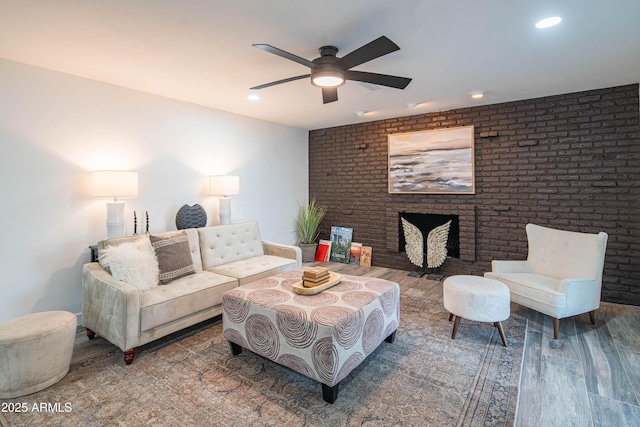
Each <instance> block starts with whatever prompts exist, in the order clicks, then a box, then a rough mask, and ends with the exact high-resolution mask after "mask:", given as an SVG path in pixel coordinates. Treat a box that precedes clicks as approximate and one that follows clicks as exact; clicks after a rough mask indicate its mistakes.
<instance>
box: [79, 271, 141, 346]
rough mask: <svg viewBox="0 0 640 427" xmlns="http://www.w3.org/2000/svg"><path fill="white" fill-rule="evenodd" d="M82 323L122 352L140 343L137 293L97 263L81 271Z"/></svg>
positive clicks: (137, 291)
mask: <svg viewBox="0 0 640 427" xmlns="http://www.w3.org/2000/svg"><path fill="white" fill-rule="evenodd" d="M82 324H83V325H84V326H85V327H86V328H89V329H91V330H92V331H93V332H95V333H96V334H98V335H100V336H101V337H102V338H104V339H106V340H107V341H109V342H110V343H112V344H115V345H117V346H118V347H120V349H121V350H122V351H126V350H129V349H131V348H135V347H137V346H138V343H139V331H140V290H138V288H136V287H135V286H133V285H130V284H128V283H126V282H121V281H119V280H115V279H114V278H113V276H111V274H109V273H107V272H106V271H104V269H102V267H100V265H99V264H98V263H97V262H92V263H89V264H85V265H84V267H83V268H82Z"/></svg>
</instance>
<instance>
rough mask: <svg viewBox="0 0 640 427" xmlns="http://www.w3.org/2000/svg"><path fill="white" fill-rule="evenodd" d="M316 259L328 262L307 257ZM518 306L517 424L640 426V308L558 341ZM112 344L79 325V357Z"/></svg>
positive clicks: (576, 327) (580, 326)
mask: <svg viewBox="0 0 640 427" xmlns="http://www.w3.org/2000/svg"><path fill="white" fill-rule="evenodd" d="M313 265H322V264H319V263H309V264H305V266H313ZM324 265H327V266H329V267H330V269H331V270H332V271H335V272H338V273H342V274H354V275H362V276H370V277H379V278H383V279H387V280H391V281H394V282H396V283H398V284H399V285H400V292H401V293H402V294H408V295H414V296H420V297H422V298H429V299H433V300H438V301H441V300H442V282H438V281H432V280H427V279H425V278H424V277H423V278H414V277H410V276H408V272H407V271H403V270H394V269H390V268H383V267H359V266H354V265H349V264H337V263H327V264H324ZM511 308H512V312H516V313H518V314H519V315H521V316H522V317H525V318H526V319H528V328H527V339H526V347H525V353H524V360H523V369H522V376H521V383H520V396H519V403H518V412H517V417H516V426H518V427H530V426H545V427H547V426H562V427H567V426H580V427H582V426H594V427H595V426H615V427H624V426H640V307H634V306H628V305H621V304H611V303H605V302H603V303H602V304H601V306H600V309H599V310H598V313H597V316H596V317H597V321H596V324H595V325H592V324H591V323H590V321H589V315H588V314H583V315H579V316H575V317H572V318H568V319H562V320H561V321H560V336H559V338H558V339H557V340H554V339H553V322H552V319H551V318H550V317H549V316H544V315H542V314H540V313H537V312H535V311H533V310H531V309H528V308H526V307H522V306H518V305H517V304H513V303H512V307H511ZM447 321H448V320H447V319H446V318H445V319H443V322H447ZM505 332H506V334H507V341H508V340H509V331H508V330H507V331H505ZM110 345H111V344H109V343H108V342H106V341H104V340H93V341H89V340H88V339H87V337H86V335H85V334H84V330H83V329H82V328H79V332H78V336H77V338H76V345H75V347H74V354H73V359H74V360H82V359H83V358H85V357H88V356H90V355H91V354H94V352H95V351H99V350H100V348H102V346H110ZM134 363H135V362H134Z"/></svg>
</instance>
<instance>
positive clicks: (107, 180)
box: [93, 171, 138, 238]
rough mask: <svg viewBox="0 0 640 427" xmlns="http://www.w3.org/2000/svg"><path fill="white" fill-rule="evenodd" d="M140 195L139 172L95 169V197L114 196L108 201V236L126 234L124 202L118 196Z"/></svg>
mask: <svg viewBox="0 0 640 427" xmlns="http://www.w3.org/2000/svg"><path fill="white" fill-rule="evenodd" d="M137 196H138V172H131V171H94V172H93V197H95V198H104V197H108V198H111V197H113V202H107V237H108V238H111V237H121V236H124V229H125V223H124V202H121V201H118V198H123V197H137Z"/></svg>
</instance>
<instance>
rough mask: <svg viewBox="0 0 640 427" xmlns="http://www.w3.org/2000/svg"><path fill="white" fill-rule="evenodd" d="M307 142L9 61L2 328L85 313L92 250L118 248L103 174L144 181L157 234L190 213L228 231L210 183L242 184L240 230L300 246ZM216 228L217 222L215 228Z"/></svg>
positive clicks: (234, 214)
mask: <svg viewBox="0 0 640 427" xmlns="http://www.w3.org/2000/svg"><path fill="white" fill-rule="evenodd" d="M307 135H308V133H307V131H305V130H302V129H296V128H290V127H286V126H282V125H277V124H274V123H269V122H263V121H259V120H255V119H250V118H247V117H243V116H238V115H234V114H230V113H226V112H223V111H218V110H212V109H207V108H204V107H200V106H196V105H192V104H188V103H184V102H180V101H175V100H171V99H167V98H163V97H159V96H155V95H150V94H146V93H142V92H138V91H133V90H130V89H125V88H121V87H117V86H112V85H108V84H104V83H100V82H96V81H92V80H87V79H83V78H79V77H75V76H70V75H66V74H62V73H58V72H53V71H49V70H45V69H42V68H37V67H32V66H28V65H24V64H20V63H16V62H11V61H6V60H1V59H0V197H1V199H0V200H1V202H0V203H1V205H0V227H1V230H0V322H2V321H5V320H8V319H11V318H14V317H17V316H21V315H24V314H29V313H34V312H38V311H46V310H66V311H70V312H72V313H74V314H79V313H81V307H82V305H81V271H82V265H83V264H84V263H86V262H89V260H90V252H89V249H88V246H89V245H91V244H95V243H96V242H97V241H98V240H101V239H103V238H105V237H106V228H105V221H106V207H105V200H97V199H92V198H91V197H90V196H91V173H90V172H91V171H92V170H100V169H127V170H136V171H138V172H139V196H138V197H137V198H133V199H125V202H126V215H127V218H128V223H127V232H128V233H132V231H133V210H135V211H137V213H138V218H139V225H141V223H143V222H144V221H143V220H142V221H141V220H140V219H143V218H144V212H145V211H148V212H149V217H150V231H151V232H160V231H166V230H174V229H175V228H176V227H175V213H176V212H177V210H178V209H179V208H180V207H181V206H182V205H183V204H185V203H186V204H193V203H200V204H201V205H202V206H203V207H204V208H205V209H206V211H207V214H208V215H209V224H217V222H218V219H217V207H218V202H217V199H216V198H215V197H212V196H209V195H208V176H209V175H216V174H222V173H227V174H234V175H239V176H240V195H237V196H233V200H232V209H231V220H232V222H241V221H251V220H257V221H258V222H259V224H260V229H261V232H262V235H263V238H265V239H269V240H273V241H278V242H282V243H290V244H293V243H295V233H294V221H295V217H296V215H297V211H298V206H299V203H300V202H301V201H303V200H304V199H305V198H306V197H307V194H308V144H307ZM212 217H213V218H212Z"/></svg>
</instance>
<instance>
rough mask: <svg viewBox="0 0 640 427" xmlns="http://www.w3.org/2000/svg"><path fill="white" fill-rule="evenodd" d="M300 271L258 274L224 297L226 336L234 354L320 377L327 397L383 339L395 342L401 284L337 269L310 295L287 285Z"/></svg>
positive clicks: (333, 396)
mask: <svg viewBox="0 0 640 427" xmlns="http://www.w3.org/2000/svg"><path fill="white" fill-rule="evenodd" d="M302 271H303V270H294V271H290V272H287V273H282V274H279V275H276V276H272V277H268V278H265V279H260V280H257V281H255V282H253V283H250V284H248V285H244V286H240V287H238V288H235V289H232V290H229V291H227V292H225V293H224V295H223V296H222V306H223V313H222V320H223V330H224V337H225V338H226V339H227V340H228V341H229V344H230V346H231V351H232V352H233V354H234V355H237V354H240V353H241V352H242V347H244V348H246V349H247V350H250V351H252V352H254V353H256V354H258V355H260V356H263V357H266V358H267V359H270V360H272V361H274V362H276V363H278V364H280V365H283V366H286V367H288V368H291V369H293V370H294V371H297V372H299V373H301V374H303V375H305V376H307V377H309V378H312V379H314V380H317V381H319V382H320V383H322V396H323V398H324V400H325V401H327V402H329V403H333V402H335V400H336V398H337V397H338V389H339V383H340V381H341V380H342V379H344V378H345V377H346V376H347V375H348V374H349V373H350V372H351V371H352V370H353V369H354V368H356V367H357V366H358V365H359V364H360V363H361V362H362V361H363V360H364V359H365V357H367V356H368V355H369V354H370V353H371V352H372V351H373V350H375V349H376V348H377V347H378V345H380V343H382V341H387V342H390V343H391V342H393V340H394V339H395V333H396V329H397V328H398V324H399V322H400V287H399V286H398V284H397V283H394V282H390V281H388V280H383V279H377V278H371V277H360V276H348V275H343V276H342V281H341V282H340V283H339V284H337V285H335V286H333V287H331V288H329V289H327V290H325V291H322V292H320V293H318V294H316V295H298V294H296V293H294V292H293V291H292V285H293V284H294V283H296V282H298V281H300V277H301V276H302Z"/></svg>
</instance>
